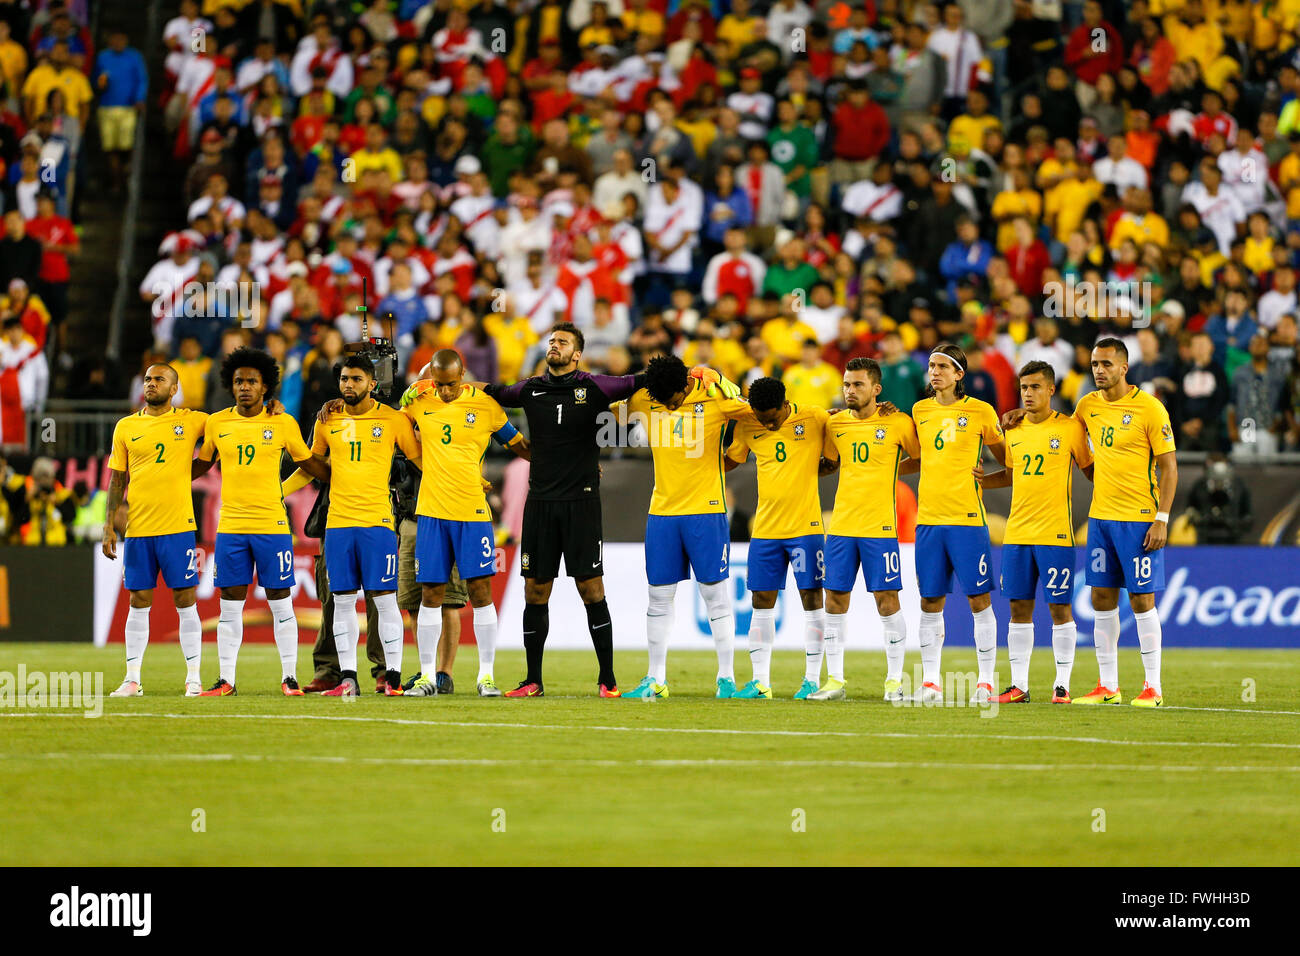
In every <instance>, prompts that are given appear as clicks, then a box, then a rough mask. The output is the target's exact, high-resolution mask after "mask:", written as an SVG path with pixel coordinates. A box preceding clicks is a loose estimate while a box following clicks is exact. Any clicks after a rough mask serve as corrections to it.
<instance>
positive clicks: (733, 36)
mask: <svg viewBox="0 0 1300 956" xmlns="http://www.w3.org/2000/svg"><path fill="white" fill-rule="evenodd" d="M753 5H754V4H753V2H752V0H732V4H731V12H730V13H728V14H727V15H726V16H725V17H723V18H722V22H721V23H719V24H718V29H717V31H716V35H717V38H718V42H719V43H725V44H727V46H728V48H729V49H730V52H731V56H732V57H736V56H739V55H740V51H741V50H742V49H744V48H745V47H747V46H749V44H751V43H753V42H754V41H756V40H762V39H764V38H766V36H767V24H766V23H765V22H764V20H763V18H762V17H760V16H755V15H754V14H753V13H752V12H751V8H752V7H753ZM623 19H624V20H625V21H626V20H627V14H623Z"/></svg>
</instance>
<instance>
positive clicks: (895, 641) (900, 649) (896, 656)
mask: <svg viewBox="0 0 1300 956" xmlns="http://www.w3.org/2000/svg"><path fill="white" fill-rule="evenodd" d="M880 624H881V626H882V627H883V628H884V629H885V668H886V672H885V679H886V680H902V679H903V658H904V657H905V656H906V654H907V618H905V617H903V612H902V611H901V610H898V611H895V612H894V613H893V614H890V615H889V616H888V617H885V616H882V617H881V618H880Z"/></svg>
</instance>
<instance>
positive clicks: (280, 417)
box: [274, 412, 330, 483]
mask: <svg viewBox="0 0 1300 956" xmlns="http://www.w3.org/2000/svg"><path fill="white" fill-rule="evenodd" d="M274 417H275V418H276V419H277V423H278V425H279V427H280V428H281V429H283V435H284V450H285V451H286V452H288V453H289V457H290V458H291V459H292V460H293V463H294V464H295V465H297V466H298V469H299V470H300V471H303V472H306V473H307V474H308V475H310V476H311V477H313V478H316V479H318V480H319V481H323V482H326V483H328V482H329V480H330V463H329V459H328V458H326V457H325V456H324V455H319V454H317V453H316V452H314V451H312V450H311V449H310V448H309V447H307V443H306V442H305V441H303V440H302V430H301V429H300V428H299V427H298V423H297V422H296V421H294V419H293V418H292V417H291V416H289V415H286V414H284V413H283V412H282V413H279V414H277V415H276V416H274Z"/></svg>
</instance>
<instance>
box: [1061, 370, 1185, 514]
mask: <svg viewBox="0 0 1300 956" xmlns="http://www.w3.org/2000/svg"><path fill="white" fill-rule="evenodd" d="M1074 417H1075V418H1076V419H1078V421H1079V424H1081V425H1082V426H1083V427H1084V428H1086V429H1087V430H1088V438H1089V439H1090V440H1091V441H1092V454H1093V458H1094V459H1095V460H1096V467H1095V468H1094V469H1093V476H1092V507H1091V508H1090V509H1089V511H1088V517H1090V518H1097V519H1099V520H1102V521H1147V522H1150V521H1154V520H1155V518H1156V512H1157V511H1159V510H1160V485H1159V483H1158V482H1157V481H1156V456H1157V455H1163V454H1164V453H1165V452H1169V451H1173V450H1174V430H1173V427H1172V426H1171V425H1170V424H1169V413H1168V412H1167V411H1165V407H1164V406H1163V405H1161V404H1160V400H1159V399H1158V398H1156V397H1155V396H1154V395H1149V394H1147V393H1146V392H1144V391H1142V389H1140V388H1138V387H1137V386H1136V385H1135V386H1133V387H1132V388H1131V389H1129V391H1128V392H1127V393H1126V394H1125V395H1124V397H1123V398H1120V399H1118V400H1116V401H1113V402H1108V401H1106V397H1105V396H1104V395H1103V394H1102V393H1101V392H1089V393H1088V394H1087V395H1085V396H1083V398H1081V399H1079V404H1078V405H1077V406H1076V407H1075V409H1074Z"/></svg>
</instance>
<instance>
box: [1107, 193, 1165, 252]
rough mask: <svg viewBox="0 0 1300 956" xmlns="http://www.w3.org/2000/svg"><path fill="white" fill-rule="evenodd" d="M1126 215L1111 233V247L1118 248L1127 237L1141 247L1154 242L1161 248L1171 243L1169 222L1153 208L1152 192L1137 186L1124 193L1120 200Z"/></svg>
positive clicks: (1120, 218)
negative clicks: (1153, 210)
mask: <svg viewBox="0 0 1300 956" xmlns="http://www.w3.org/2000/svg"><path fill="white" fill-rule="evenodd" d="M1120 201H1121V202H1122V203H1123V204H1124V210H1125V211H1124V215H1122V216H1120V217H1119V221H1118V222H1116V223H1115V228H1114V229H1112V230H1111V233H1110V248H1111V249H1118V248H1119V247H1120V246H1122V245H1123V244H1124V240H1125V239H1132V240H1133V242H1134V243H1136V244H1137V246H1138V247H1139V248H1141V247H1142V246H1144V245H1145V244H1146V243H1148V242H1153V243H1155V244H1156V245H1157V246H1159V247H1160V248H1161V249H1164V248H1165V247H1166V246H1168V245H1169V224H1168V223H1166V222H1165V220H1164V217H1163V216H1161V215H1160V214H1159V213H1156V212H1152V210H1151V192H1150V190H1147V189H1139V188H1137V187H1136V186H1134V187H1133V188H1131V189H1129V190H1128V192H1126V193H1124V198H1123V199H1122V200H1120Z"/></svg>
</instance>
